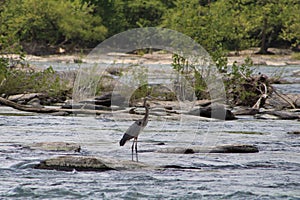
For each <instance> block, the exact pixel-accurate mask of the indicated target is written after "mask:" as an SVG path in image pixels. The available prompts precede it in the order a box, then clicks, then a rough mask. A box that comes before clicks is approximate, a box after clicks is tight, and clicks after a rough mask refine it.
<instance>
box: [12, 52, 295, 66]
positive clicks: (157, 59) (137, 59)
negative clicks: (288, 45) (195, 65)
mask: <svg viewBox="0 0 300 200" xmlns="http://www.w3.org/2000/svg"><path fill="white" fill-rule="evenodd" d="M269 50H270V52H272V53H273V54H270V55H259V54H256V52H257V51H258V49H257V48H252V49H248V50H243V51H240V52H239V54H238V55H236V53H235V52H229V53H228V65H232V64H233V63H234V62H236V63H237V64H242V63H243V62H244V61H245V59H246V58H248V57H249V58H251V60H252V61H253V64H254V65H266V66H287V65H300V60H299V59H295V58H294V57H293V52H292V51H291V50H288V49H276V48H270V49H269ZM9 57H10V58H13V59H18V57H19V56H18V55H9ZM25 61H29V62H59V63H78V62H83V63H89V62H93V61H94V60H92V59H90V58H89V59H88V54H87V55H85V54H56V55H49V56H34V55H26V56H25ZM97 61H101V62H103V63H112V62H113V63H126V64H137V63H142V64H171V63H172V62H173V60H172V54H171V53H166V52H161V51H158V52H153V53H151V54H143V55H136V54H125V53H113V52H112V53H109V54H107V55H104V56H103V55H101V59H100V60H97Z"/></svg>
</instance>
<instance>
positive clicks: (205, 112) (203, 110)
mask: <svg viewBox="0 0 300 200" xmlns="http://www.w3.org/2000/svg"><path fill="white" fill-rule="evenodd" d="M187 114H190V115H196V116H201V117H207V118H215V119H221V120H234V119H236V117H235V115H234V114H233V113H232V112H231V111H230V110H228V109H226V108H225V106H224V105H220V104H213V105H210V106H207V107H199V108H196V109H194V110H191V111H189V112H188V113H187Z"/></svg>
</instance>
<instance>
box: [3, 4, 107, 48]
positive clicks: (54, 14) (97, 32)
mask: <svg viewBox="0 0 300 200" xmlns="http://www.w3.org/2000/svg"><path fill="white" fill-rule="evenodd" d="M2 9H3V10H2V12H1V13H0V14H1V28H0V35H1V36H2V38H7V37H12V38H17V39H18V40H20V41H23V42H34V41H35V42H40V43H46V44H50V45H51V44H52V45H53V44H60V43H67V42H71V41H76V42H77V43H80V41H83V42H87V41H89V42H90V41H101V40H103V39H104V38H105V34H106V32H107V30H106V28H105V27H104V26H103V25H102V23H101V18H100V17H95V16H93V15H92V13H93V10H94V7H93V6H91V5H88V4H87V3H84V4H82V3H81V1H79V0H67V1H59V0H48V1H39V0H26V1H25V0H11V1H5V4H4V7H2Z"/></svg>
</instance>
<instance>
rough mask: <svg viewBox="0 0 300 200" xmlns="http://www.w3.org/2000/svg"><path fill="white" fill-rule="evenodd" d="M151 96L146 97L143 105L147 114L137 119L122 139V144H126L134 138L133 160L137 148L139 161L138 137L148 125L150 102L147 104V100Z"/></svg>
mask: <svg viewBox="0 0 300 200" xmlns="http://www.w3.org/2000/svg"><path fill="white" fill-rule="evenodd" d="M149 98H150V97H149V96H147V97H145V99H144V104H143V107H145V116H144V117H143V118H142V119H139V120H137V121H135V122H134V123H133V124H132V125H131V126H130V127H129V128H128V129H127V131H126V132H125V133H124V135H123V137H122V139H121V140H120V146H124V144H125V143H126V142H127V141H128V140H130V139H132V138H133V143H132V146H131V157H132V161H133V150H134V148H135V154H136V161H137V162H138V154H137V139H138V136H139V134H140V133H141V131H142V130H143V129H144V128H145V127H146V126H147V124H148V118H149V107H150V106H149V104H147V100H148V99H149Z"/></svg>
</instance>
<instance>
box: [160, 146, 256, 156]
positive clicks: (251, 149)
mask: <svg viewBox="0 0 300 200" xmlns="http://www.w3.org/2000/svg"><path fill="white" fill-rule="evenodd" d="M156 152H158V153H178V154H191V153H257V152H259V150H258V148H257V147H256V146H254V145H245V144H239V145H222V146H207V147H205V146H191V147H188V148H185V147H169V148H162V149H159V150H157V151H156Z"/></svg>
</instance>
